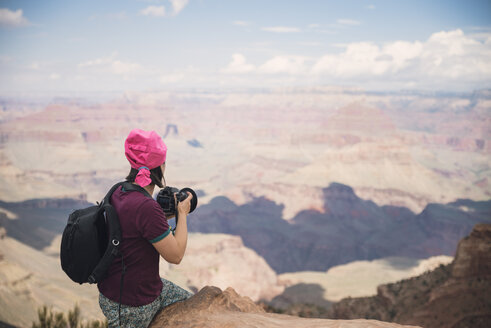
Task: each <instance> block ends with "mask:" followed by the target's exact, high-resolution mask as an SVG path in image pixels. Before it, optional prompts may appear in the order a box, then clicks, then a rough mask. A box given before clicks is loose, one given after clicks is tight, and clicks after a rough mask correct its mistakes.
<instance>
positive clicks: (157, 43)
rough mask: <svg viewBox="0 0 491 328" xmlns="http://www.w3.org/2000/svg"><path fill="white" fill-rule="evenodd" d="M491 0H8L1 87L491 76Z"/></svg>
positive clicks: (0, 25)
mask: <svg viewBox="0 0 491 328" xmlns="http://www.w3.org/2000/svg"><path fill="white" fill-rule="evenodd" d="M489 12H491V3H490V2H489V1H478V0H475V1H466V2H461V1H432V2H428V1H380V0H374V1H362V0H353V1H343V2H336V1H301V2H300V1H267V2H263V1H233V2H228V1H227V2H224V1H217V0H206V1H205V0H200V1H195V0H165V1H163V0H127V1H104V2H103V3H100V2H95V1H84V2H66V1H43V2H32V1H22V0H19V1H2V2H1V3H0V42H1V44H2V47H1V48H0V71H1V72H2V74H1V77H0V96H2V97H24V96H43V97H57V96H60V95H61V96H64V95H86V96H89V97H90V95H98V94H101V95H105V96H106V97H107V94H121V93H123V92H125V91H136V92H148V91H158V90H170V91H172V90H222V89H223V90H236V89H240V90H248V89H261V88H266V89H271V88H273V89H274V88H288V87H314V86H325V85H331V86H340V87H354V88H360V89H362V90H364V91H376V92H381V91H397V90H428V91H443V92H447V91H450V92H472V91H473V90H481V89H489V88H491V61H490V58H491V16H490V15H489V14H488V13H489Z"/></svg>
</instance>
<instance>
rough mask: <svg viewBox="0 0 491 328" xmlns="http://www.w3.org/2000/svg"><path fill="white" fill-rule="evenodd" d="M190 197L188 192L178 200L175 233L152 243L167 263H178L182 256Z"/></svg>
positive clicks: (185, 243) (184, 247)
mask: <svg viewBox="0 0 491 328" xmlns="http://www.w3.org/2000/svg"><path fill="white" fill-rule="evenodd" d="M192 198H193V195H191V194H190V193H189V192H188V197H187V198H186V199H185V200H183V201H182V202H179V205H178V206H177V212H178V216H179V220H178V221H177V226H176V231H175V235H173V234H169V235H167V236H166V237H165V238H164V239H162V240H160V241H158V242H156V243H153V244H152V245H153V247H155V249H156V250H157V252H159V254H160V256H162V257H163V258H164V259H165V260H166V261H167V262H169V263H173V264H179V263H181V260H182V258H183V257H184V252H185V251H186V245H187V242H188V225H187V215H188V213H189V211H190V209H191V199H192Z"/></svg>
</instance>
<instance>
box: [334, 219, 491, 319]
mask: <svg viewBox="0 0 491 328" xmlns="http://www.w3.org/2000/svg"><path fill="white" fill-rule="evenodd" d="M489 295H491V224H477V225H476V226H475V227H474V229H473V230H472V232H471V233H470V235H469V236H467V237H465V238H464V239H462V240H461V241H460V243H459V246H458V248H457V252H456V255H455V259H454V261H453V262H452V263H451V264H449V265H445V266H444V265H442V266H440V267H439V268H437V269H436V270H434V271H431V272H427V273H425V274H423V275H421V276H418V277H415V278H410V279H407V280H402V281H400V282H397V283H393V284H386V285H381V286H379V288H378V291H377V295H376V296H373V297H365V298H347V299H344V300H342V301H341V302H339V303H336V304H334V305H333V306H332V307H331V308H330V309H329V311H328V317H330V318H339V319H354V318H367V319H378V320H386V321H393V322H398V323H401V324H413V325H420V326H422V327H434V328H439V327H441V328H444V327H445V328H463V327H473V328H479V327H483V328H484V327H489V323H490V322H491V298H490V297H489Z"/></svg>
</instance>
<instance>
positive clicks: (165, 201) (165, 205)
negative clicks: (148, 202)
mask: <svg viewBox="0 0 491 328" xmlns="http://www.w3.org/2000/svg"><path fill="white" fill-rule="evenodd" d="M188 192H189V193H190V194H191V195H193V198H192V199H191V209H190V210H189V213H191V212H192V211H194V209H195V208H196V205H198V196H196V193H195V192H194V190H193V189H191V188H183V189H181V190H179V189H177V188H174V187H165V188H163V189H160V191H159V193H158V195H157V203H159V205H160V207H162V209H163V210H164V213H165V215H166V216H172V215H177V204H179V202H182V201H183V200H185V199H186V198H188ZM174 195H175V197H174Z"/></svg>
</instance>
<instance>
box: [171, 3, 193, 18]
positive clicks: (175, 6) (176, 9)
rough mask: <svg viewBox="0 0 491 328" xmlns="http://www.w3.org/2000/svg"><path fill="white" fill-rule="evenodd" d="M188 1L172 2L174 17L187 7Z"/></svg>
mask: <svg viewBox="0 0 491 328" xmlns="http://www.w3.org/2000/svg"><path fill="white" fill-rule="evenodd" d="M188 2H189V1H188V0H170V3H171V5H172V9H173V11H174V15H177V14H179V13H180V12H181V10H183V9H184V7H186V6H187V4H188Z"/></svg>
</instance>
